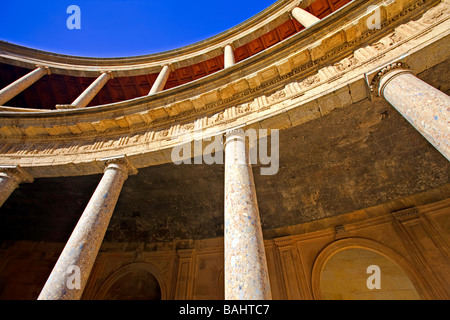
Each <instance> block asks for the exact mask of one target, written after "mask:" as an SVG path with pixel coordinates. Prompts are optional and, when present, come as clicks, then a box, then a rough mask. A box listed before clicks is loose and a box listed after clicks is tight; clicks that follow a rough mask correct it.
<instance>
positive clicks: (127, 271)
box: [95, 263, 167, 300]
mask: <svg viewBox="0 0 450 320" xmlns="http://www.w3.org/2000/svg"><path fill="white" fill-rule="evenodd" d="M166 298H167V296H166V290H165V285H164V282H162V278H161V277H160V275H159V272H158V270H156V269H155V268H154V267H153V266H152V265H150V264H148V263H132V264H129V265H126V266H124V267H122V268H120V269H119V270H117V271H115V272H114V273H113V274H111V275H110V276H109V277H108V278H107V279H106V280H105V282H104V283H103V284H102V286H101V287H100V289H99V291H98V292H97V294H96V295H95V300H161V299H166Z"/></svg>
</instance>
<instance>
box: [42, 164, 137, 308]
mask: <svg viewBox="0 0 450 320" xmlns="http://www.w3.org/2000/svg"><path fill="white" fill-rule="evenodd" d="M104 161H105V162H106V164H105V166H106V168H105V171H104V174H103V177H102V179H101V180H100V183H99V185H98V186H97V189H95V192H94V194H93V195H92V198H91V200H90V201H89V203H88V205H87V206H86V209H85V210H84V212H83V214H82V215H81V218H80V220H79V221H78V223H77V225H76V227H75V229H74V231H73V232H72V235H71V236H70V238H69V240H68V242H67V244H66V246H65V247H64V250H63V251H62V253H61V255H60V257H59V259H58V261H57V262H56V265H55V267H54V268H53V270H52V272H51V274H50V277H49V278H48V279H47V282H46V283H45V286H44V288H43V289H42V291H41V293H40V295H39V297H38V300H76V299H80V297H81V295H82V293H83V290H84V288H85V286H86V282H87V280H88V278H89V274H90V272H91V269H92V266H93V265H94V262H95V259H96V257H97V253H98V251H99V249H100V245H101V243H102V241H103V237H104V235H105V232H106V229H107V227H108V224H109V221H110V219H111V216H112V213H113V210H114V207H115V205H116V203H117V200H118V198H119V195H120V191H121V189H122V186H123V183H124V182H125V180H126V179H127V177H128V175H129V174H135V173H136V172H137V170H136V169H135V168H134V167H133V166H132V165H131V163H130V162H129V161H128V160H127V158H126V157H124V156H122V157H117V158H111V159H104Z"/></svg>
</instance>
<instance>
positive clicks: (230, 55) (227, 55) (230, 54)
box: [224, 44, 235, 69]
mask: <svg viewBox="0 0 450 320" xmlns="http://www.w3.org/2000/svg"><path fill="white" fill-rule="evenodd" d="M234 64H235V60H234V50H233V47H232V46H231V45H230V44H227V45H226V46H225V49H224V66H225V69H226V68H228V67H231V66H232V65H234Z"/></svg>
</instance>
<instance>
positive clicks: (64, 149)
mask: <svg viewBox="0 0 450 320" xmlns="http://www.w3.org/2000/svg"><path fill="white" fill-rule="evenodd" d="M438 3H439V1H418V2H417V1H395V2H392V3H389V4H388V3H384V2H382V3H380V2H379V1H368V2H364V1H353V2H351V3H349V4H347V5H346V6H344V7H342V8H340V9H339V10H337V11H336V12H334V13H332V14H330V15H328V16H327V17H325V18H324V19H322V20H320V21H318V22H317V23H314V24H313V25H311V26H310V27H308V28H306V29H303V30H302V31H300V32H297V33H295V34H293V35H292V36H290V37H288V38H286V39H284V40H283V41H281V42H279V43H277V44H276V45H273V46H271V47H269V48H267V49H265V50H263V51H261V52H259V53H257V54H255V55H253V56H251V57H249V58H247V59H244V60H242V61H240V62H238V63H235V64H233V65H231V66H229V67H227V68H225V69H222V70H220V71H217V72H215V73H213V74H210V75H208V76H205V77H203V78H199V79H197V80H195V81H191V82H188V83H185V84H183V85H180V86H177V87H174V88H170V89H167V90H163V91H160V92H158V93H157V94H150V95H146V96H142V97H137V98H134V99H129V100H125V101H120V102H115V103H111V104H105V105H99V106H92V107H87V108H75V109H66V110H29V109H23V110H22V109H20V108H10V107H2V108H1V109H2V112H1V117H0V124H1V128H0V134H1V137H2V139H3V140H4V141H5V143H4V145H3V147H2V149H1V150H0V152H1V153H2V154H4V156H5V157H4V160H3V162H4V163H5V164H13V163H14V164H20V165H21V166H22V167H25V168H27V167H30V170H31V174H32V175H33V176H35V177H44V176H60V175H78V174H92V173H98V172H101V168H100V167H99V166H98V165H97V164H96V162H95V159H99V158H104V157H109V156H114V155H117V154H116V153H117V152H120V153H121V154H123V153H126V154H127V155H128V157H129V158H130V160H131V161H132V162H133V163H134V164H135V165H136V167H138V168H139V167H145V166H149V165H154V164H160V163H164V162H169V161H170V154H168V150H169V148H171V147H173V146H174V145H177V144H178V143H180V141H185V140H186V136H185V135H186V134H187V135H189V137H194V135H193V134H194V133H195V132H198V131H199V129H200V128H201V134H202V135H203V136H206V137H207V136H212V135H214V134H217V133H220V132H224V131H226V130H228V129H231V128H233V127H255V128H278V129H283V128H287V127H290V126H295V125H297V124H300V123H303V122H306V121H309V120H311V119H314V118H316V117H320V116H324V115H325V114H327V113H329V112H330V111H331V110H333V109H336V108H340V107H343V106H346V105H349V104H352V103H354V102H357V101H359V100H361V99H364V98H366V97H368V96H370V94H369V92H368V90H367V79H365V78H364V77H365V73H368V72H369V73H370V71H372V70H374V69H377V68H380V67H382V66H383V65H385V64H386V63H389V62H391V61H393V60H396V61H402V62H406V63H408V64H409V65H410V66H411V67H412V68H413V71H414V72H416V73H417V72H421V71H423V70H425V69H426V68H429V67H431V66H432V65H433V64H437V63H439V62H441V61H443V60H445V59H446V54H445V52H442V51H438V52H437V55H436V54H435V53H434V54H433V56H431V57H429V60H430V61H426V62H423V61H415V60H414V59H415V57H416V54H415V53H416V52H419V51H423V50H427V47H424V46H423V43H425V42H427V41H428V42H430V43H431V42H432V39H433V37H436V36H438V35H440V36H441V37H443V36H445V35H446V34H445V33H446V31H447V30H449V28H445V26H446V24H448V21H447V15H445V14H442V13H441V14H439V12H441V11H442V10H447V9H446V8H447V7H446V5H445V4H444V3H443V4H441V5H439V7H435V8H433V9H430V8H431V7H432V6H435V5H437V4H438ZM296 4H297V2H295V1H279V2H277V3H276V4H274V5H273V6H271V7H270V8H268V9H267V10H265V11H263V12H262V13H261V14H259V15H257V16H256V17H254V18H252V19H250V20H249V21H247V22H245V23H243V24H241V25H239V26H237V27H235V28H233V29H231V30H229V31H227V32H225V33H223V34H221V35H218V36H216V37H213V38H211V39H209V40H205V41H203V42H200V43H198V44H195V45H192V46H188V47H186V48H182V49H179V50H174V51H170V52H167V53H162V54H157V55H154V56H153V57H152V56H149V57H142V58H141V57H138V58H124V59H112V60H113V61H110V59H85V58H75V57H64V56H59V55H53V54H47V53H39V52H35V51H33V50H30V49H25V48H17V47H15V46H13V45H9V44H6V43H3V44H2V47H1V48H2V53H1V57H2V61H3V62H8V63H14V64H20V65H22V66H28V67H30V66H31V64H32V63H34V64H39V65H44V66H45V67H46V68H48V69H49V71H50V73H53V72H61V73H68V74H71V73H73V74H74V75H76V74H77V73H78V72H81V71H80V69H82V70H83V71H82V72H81V74H83V75H87V74H89V73H90V72H97V73H98V72H100V70H101V71H106V72H111V74H113V76H114V77H120V76H122V75H124V74H123V73H122V72H125V74H128V75H129V74H130V73H131V74H133V73H140V72H142V71H144V70H145V71H147V72H148V70H151V68H160V65H161V64H163V63H172V65H173V64H175V69H177V68H179V67H180V66H182V65H183V64H185V63H186V61H198V60H202V59H203V60H204V59H205V57H211V54H212V55H214V54H215V53H217V52H219V51H220V50H222V49H221V48H223V46H224V45H226V44H227V43H228V44H230V43H232V44H233V45H234V46H238V45H239V44H242V42H246V41H250V39H252V38H253V37H257V36H258V35H259V34H261V33H263V32H264V30H267V29H270V28H271V27H272V28H273V26H274V25H280V24H282V22H283V21H284V20H286V19H288V15H289V12H290V10H291V9H293V8H294V7H295V6H296ZM374 5H376V6H377V8H379V10H380V17H381V28H380V29H377V28H373V27H371V26H372V25H371V24H370V21H369V19H373V14H374V13H373V11H370V10H369V8H372V9H373V8H374V7H370V6H374ZM428 10H430V11H428ZM427 11H428V12H427ZM436 12H437V13H436ZM283 17H284V18H283ZM280 19H281V20H280ZM414 19H416V21H415V20H414ZM392 28H395V32H392ZM255 30H256V31H255ZM424 37H425V38H429V39H430V40H424V39H425V38H424ZM428 47H430V46H428ZM205 51H208V53H205ZM211 52H214V53H211ZM439 54H442V56H439ZM417 56H419V55H417ZM420 56H422V54H421V55H420ZM32 57H37V58H32ZM146 59H147V60H150V62H145V63H144V62H143V61H142V60H146ZM420 59H421V60H423V59H422V58H420ZM138 62H139V63H138ZM88 63H91V64H93V65H96V66H95V67H94V66H89V65H88ZM106 63H109V66H108V65H103V66H98V65H100V64H106ZM94 70H96V71H94ZM125 70H126V71H125ZM153 70H156V69H153ZM118 147H120V150H118ZM49 164H51V166H49ZM78 165H81V166H82V167H83V169H82V170H79V169H77V166H78Z"/></svg>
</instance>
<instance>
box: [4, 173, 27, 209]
mask: <svg viewBox="0 0 450 320" xmlns="http://www.w3.org/2000/svg"><path fill="white" fill-rule="evenodd" d="M24 182H25V183H31V182H33V177H32V176H30V175H29V174H28V173H26V172H25V171H24V170H23V169H22V168H21V167H20V166H0V207H1V206H2V205H3V203H5V201H6V200H7V199H8V198H9V196H10V195H11V194H12V193H13V191H14V190H16V189H17V188H18V187H19V184H21V183H24Z"/></svg>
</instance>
